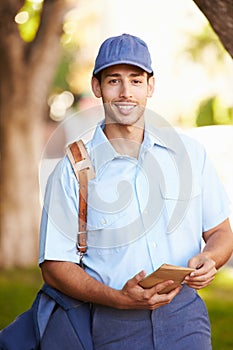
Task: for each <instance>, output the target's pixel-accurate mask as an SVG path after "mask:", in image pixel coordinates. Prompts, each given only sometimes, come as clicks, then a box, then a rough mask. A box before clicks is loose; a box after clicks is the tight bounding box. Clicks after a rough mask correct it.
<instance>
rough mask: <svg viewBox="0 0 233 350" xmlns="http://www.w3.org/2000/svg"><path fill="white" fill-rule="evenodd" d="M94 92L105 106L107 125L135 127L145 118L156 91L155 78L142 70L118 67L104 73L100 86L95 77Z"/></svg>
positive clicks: (107, 69)
mask: <svg viewBox="0 0 233 350" xmlns="http://www.w3.org/2000/svg"><path fill="white" fill-rule="evenodd" d="M92 89H93V92H94V94H95V96H96V97H101V98H102V100H103V103H104V109H105V120H106V123H117V124H121V125H134V124H136V123H137V122H138V121H140V120H142V119H143V115H144V109H145V107H146V102H147V98H148V97H151V96H152V94H153V90H154V78H153V77H150V78H149V79H148V75H147V73H146V72H144V71H143V70H142V69H140V68H138V67H136V66H132V65H127V64H119V65H115V66H112V67H109V68H106V69H104V70H103V72H102V76H101V83H99V82H98V80H97V79H96V78H95V77H93V78H92Z"/></svg>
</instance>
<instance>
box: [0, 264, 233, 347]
mask: <svg viewBox="0 0 233 350" xmlns="http://www.w3.org/2000/svg"><path fill="white" fill-rule="evenodd" d="M41 285H42V279H41V274H40V270H39V268H30V269H13V270H2V271H0V310H1V312H0V329H2V328H3V327H5V326H6V325H8V324H9V323H10V322H12V321H13V320H14V319H15V317H16V316H17V315H19V314H20V313H22V312H23V311H25V310H27V309H28V308H29V307H30V306H31V304H32V302H33V300H34V298H35V296H36V294H37V291H38V290H39V288H40V286H41ZM199 294H200V295H201V296H202V298H203V299H204V300H205V302H206V304H207V307H208V310H209V315H210V321H211V326H212V343H213V350H231V349H233V336H232V324H233V269H229V268H224V269H222V270H220V271H219V273H218V274H217V276H216V278H215V280H214V282H213V283H212V284H211V285H210V286H209V287H207V288H205V289H203V290H201V291H200V292H199Z"/></svg>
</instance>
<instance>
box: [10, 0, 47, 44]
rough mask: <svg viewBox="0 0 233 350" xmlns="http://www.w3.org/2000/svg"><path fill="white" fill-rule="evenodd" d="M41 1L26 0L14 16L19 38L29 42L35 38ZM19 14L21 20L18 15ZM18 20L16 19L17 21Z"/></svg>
mask: <svg viewBox="0 0 233 350" xmlns="http://www.w3.org/2000/svg"><path fill="white" fill-rule="evenodd" d="M42 5H43V0H26V1H25V4H24V5H23V7H22V8H21V9H20V11H19V12H18V14H17V16H18V17H17V16H16V22H17V23H18V27H19V32H20V36H21V38H22V39H23V40H24V41H26V42H30V41H32V40H33V39H34V38H35V35H36V33H37V30H38V27H39V24H40V14H41V9H42ZM20 14H21V19H20V17H19V15H20ZM17 18H18V19H17Z"/></svg>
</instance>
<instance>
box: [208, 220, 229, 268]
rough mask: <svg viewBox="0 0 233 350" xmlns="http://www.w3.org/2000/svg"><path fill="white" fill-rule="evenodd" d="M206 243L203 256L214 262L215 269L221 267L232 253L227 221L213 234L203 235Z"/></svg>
mask: <svg viewBox="0 0 233 350" xmlns="http://www.w3.org/2000/svg"><path fill="white" fill-rule="evenodd" d="M204 239H205V241H206V244H205V247H204V249H203V254H205V255H206V256H207V257H208V258H210V259H212V260H213V261H214V262H215V267H216V269H219V268H220V267H221V266H223V265H224V264H225V263H226V262H227V261H228V260H229V258H230V257H231V254H232V251H233V233H232V230H231V227H230V224H229V220H226V221H224V222H223V223H222V224H221V225H219V226H218V227H216V228H215V230H214V231H213V232H211V231H209V232H206V233H204Z"/></svg>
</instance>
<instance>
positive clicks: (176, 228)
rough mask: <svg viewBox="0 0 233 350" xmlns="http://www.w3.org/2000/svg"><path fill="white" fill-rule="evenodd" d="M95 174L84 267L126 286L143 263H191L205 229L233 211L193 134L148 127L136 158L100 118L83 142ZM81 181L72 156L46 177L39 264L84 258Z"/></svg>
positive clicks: (101, 278)
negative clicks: (79, 242) (113, 139)
mask: <svg viewBox="0 0 233 350" xmlns="http://www.w3.org/2000/svg"><path fill="white" fill-rule="evenodd" d="M86 147H87V150H88V153H89V155H90V158H91V161H92V164H93V166H94V168H95V172H96V177H95V179H94V180H91V181H90V182H89V187H88V218H87V228H88V236H87V237H88V250H87V254H86V255H85V257H84V264H85V266H86V271H87V272H88V273H89V274H90V275H91V276H93V277H94V278H95V279H97V280H99V281H101V282H103V283H105V284H107V285H109V286H111V287H113V288H117V289H121V288H122V287H123V285H124V284H125V283H126V281H127V280H128V279H129V278H132V277H133V276H134V275H135V274H136V273H138V272H139V271H141V270H142V269H144V270H145V271H146V273H147V274H149V273H151V272H152V271H154V270H155V269H156V268H158V267H159V266H160V265H161V264H163V263H169V264H175V265H180V266H187V263H188V260H189V259H190V258H191V257H192V256H194V255H195V254H197V253H199V252H200V250H201V245H202V233H203V232H204V231H207V230H209V229H211V228H213V227H215V226H217V225H218V224H220V223H221V222H222V221H224V220H225V219H226V218H227V217H228V216H229V214H230V210H229V206H228V204H229V203H228V202H229V201H228V198H227V196H226V194H225V191H224V189H223V187H222V185H221V183H220V181H219V179H218V176H217V175H216V172H215V170H214V169H213V167H212V165H211V164H210V162H209V160H208V159H207V157H206V153H205V150H204V149H203V147H202V146H201V145H200V144H198V143H197V142H196V141H194V140H193V139H191V138H189V137H187V136H184V135H178V134H177V133H176V132H175V131H174V129H172V128H171V129H165V128H161V129H153V128H151V127H149V126H148V127H146V129H145V133H144V140H143V143H142V145H141V148H140V153H139V157H138V159H135V158H132V157H129V156H127V155H121V154H118V153H117V152H116V151H115V149H114V148H113V147H112V145H111V144H110V143H109V141H108V140H107V138H106V136H105V134H104V132H103V130H102V125H98V126H97V128H96V131H95V134H94V136H93V138H92V140H91V141H89V142H88V143H87V145H86ZM78 193H79V184H78V181H77V180H76V177H75V175H74V172H73V169H72V167H71V164H70V162H69V160H68V158H67V157H65V158H64V159H62V160H61V161H60V162H59V163H58V165H57V166H56V168H55V170H54V171H53V173H52V174H51V176H50V177H49V180H48V184H47V189H46V195H45V200H44V208H43V214H42V220H41V231H40V257H39V263H42V262H43V261H44V260H58V261H70V262H74V263H79V255H78V254H77V252H76V239H77V231H78V227H77V225H78V207H79V195H78Z"/></svg>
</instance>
